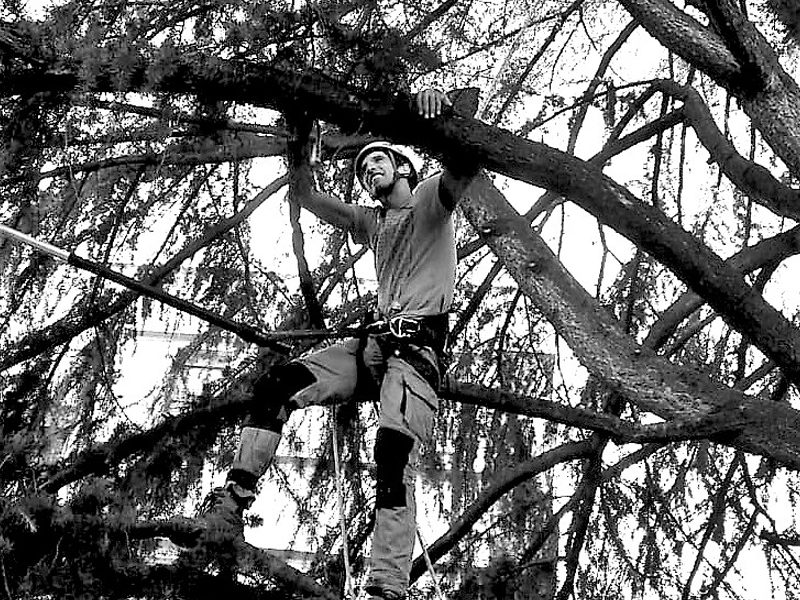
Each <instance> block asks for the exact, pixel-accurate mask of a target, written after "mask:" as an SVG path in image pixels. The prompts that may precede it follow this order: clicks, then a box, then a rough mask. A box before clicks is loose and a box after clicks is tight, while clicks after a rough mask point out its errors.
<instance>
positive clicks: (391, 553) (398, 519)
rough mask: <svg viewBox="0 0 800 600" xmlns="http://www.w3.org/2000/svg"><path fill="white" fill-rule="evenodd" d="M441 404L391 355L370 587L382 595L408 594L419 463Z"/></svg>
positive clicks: (378, 449)
mask: <svg viewBox="0 0 800 600" xmlns="http://www.w3.org/2000/svg"><path fill="white" fill-rule="evenodd" d="M431 356H432V353H431ZM438 402H439V400H438V397H437V395H436V392H435V391H434V390H433V388H432V387H431V385H430V384H429V383H428V382H427V381H425V379H424V378H423V377H422V376H420V375H419V373H418V372H417V371H416V370H415V369H414V368H412V367H411V366H410V365H409V364H408V363H407V362H405V361H403V360H400V359H397V358H390V359H389V361H388V368H387V373H386V376H385V377H384V380H383V384H382V386H381V415H380V424H379V429H378V435H377V437H376V440H375V467H376V500H375V504H376V506H375V532H374V535H373V540H372V556H371V559H370V564H371V570H372V573H371V576H370V582H369V584H368V586H367V591H368V592H369V593H371V594H373V595H375V596H377V597H379V598H386V599H394V598H403V597H405V595H406V590H407V588H408V583H409V575H410V571H411V557H412V554H413V552H414V542H415V539H416V504H415V499H414V484H415V466H416V461H417V456H418V454H419V448H420V445H421V444H422V443H424V442H426V441H427V440H428V438H429V437H430V434H431V431H432V429H433V419H434V416H435V412H436V409H437V408H438Z"/></svg>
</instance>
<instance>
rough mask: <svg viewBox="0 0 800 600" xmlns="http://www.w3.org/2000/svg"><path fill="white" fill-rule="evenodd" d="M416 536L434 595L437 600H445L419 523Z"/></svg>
mask: <svg viewBox="0 0 800 600" xmlns="http://www.w3.org/2000/svg"><path fill="white" fill-rule="evenodd" d="M417 538H418V539H419V545H420V546H422V556H424V557H425V566H426V567H427V568H428V573H430V575H431V580H432V581H433V589H434V590H436V597H437V598H439V600H446V598H445V597H444V592H442V588H441V586H440V585H439V577H438V576H437V575H436V571H435V570H434V568H433V561H431V556H430V554H428V545H427V544H426V543H425V540H424V539H423V538H422V531H420V529H419V525H417Z"/></svg>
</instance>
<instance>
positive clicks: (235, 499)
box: [197, 483, 255, 541]
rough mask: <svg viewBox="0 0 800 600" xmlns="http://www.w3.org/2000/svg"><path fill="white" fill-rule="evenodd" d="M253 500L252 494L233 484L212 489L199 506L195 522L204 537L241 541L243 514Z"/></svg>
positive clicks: (242, 535)
mask: <svg viewBox="0 0 800 600" xmlns="http://www.w3.org/2000/svg"><path fill="white" fill-rule="evenodd" d="M237 488H238V489H237ZM254 498H255V494H254V493H253V492H248V490H245V489H243V488H241V487H240V486H237V485H236V484H233V483H228V484H226V485H225V487H218V488H214V489H213V490H211V492H209V494H208V495H207V496H206V497H205V499H204V500H203V503H202V504H201V505H200V510H199V512H200V516H199V517H198V519H197V521H198V522H199V523H200V524H201V526H202V528H203V530H204V532H205V534H206V536H208V537H211V538H213V539H214V540H215V541H223V540H224V539H227V540H236V539H238V540H243V539H244V518H243V514H244V511H245V509H246V508H249V507H250V505H251V504H252V503H253V499H254Z"/></svg>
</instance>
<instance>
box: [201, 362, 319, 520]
mask: <svg viewBox="0 0 800 600" xmlns="http://www.w3.org/2000/svg"><path fill="white" fill-rule="evenodd" d="M316 381H317V378H316V377H315V376H314V374H313V373H312V372H311V371H310V370H309V369H308V368H307V367H306V366H305V365H303V364H301V363H296V362H292V363H289V364H285V365H278V366H276V367H273V368H272V369H270V370H269V371H268V372H267V373H266V374H265V375H264V376H262V377H260V378H259V379H258V380H257V381H256V383H255V385H254V386H253V396H254V398H255V399H256V403H255V406H254V408H253V410H252V411H251V413H250V415H249V416H248V418H247V420H246V422H245V426H244V427H243V428H242V432H241V437H240V440H239V448H238V450H237V451H236V456H235V457H234V460H233V465H232V466H231V470H230V471H229V472H228V477H227V481H226V483H225V486H224V487H222V488H217V489H215V490H214V491H213V492H212V494H211V496H210V498H209V500H208V501H207V505H206V506H205V510H204V517H203V518H204V520H205V521H206V523H207V524H208V525H209V526H210V527H212V528H214V529H219V530H222V531H223V532H224V533H227V534H229V535H230V534H232V535H242V534H243V528H244V526H243V522H242V514H243V512H244V510H245V509H247V508H249V507H250V505H251V504H252V503H253V500H254V499H255V496H256V494H255V491H256V486H257V485H258V481H259V479H260V478H261V477H262V476H263V475H264V474H265V473H266V472H267V469H268V468H269V466H270V465H271V464H272V459H273V458H274V457H275V451H276V450H277V448H278V444H279V442H280V440H281V432H282V430H283V426H284V424H285V423H286V421H287V420H288V419H289V415H290V414H291V412H292V410H294V408H296V406H295V405H294V404H293V402H292V397H293V396H294V395H295V394H297V393H298V392H299V391H301V390H303V389H305V388H307V387H309V386H311V385H312V384H314V383H315V382H316Z"/></svg>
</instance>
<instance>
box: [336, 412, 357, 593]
mask: <svg viewBox="0 0 800 600" xmlns="http://www.w3.org/2000/svg"><path fill="white" fill-rule="evenodd" d="M331 413H332V414H333V423H332V425H331V442H332V444H333V467H334V470H335V471H336V496H337V502H338V504H339V525H340V527H341V534H342V556H343V558H344V586H345V595H346V596H347V597H349V598H355V597H356V596H355V590H354V588H353V575H352V573H351V572H350V552H349V550H348V547H347V519H346V516H345V512H344V489H343V488H342V476H341V468H340V466H339V446H338V444H337V441H336V406H335V405H333V406H331Z"/></svg>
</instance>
